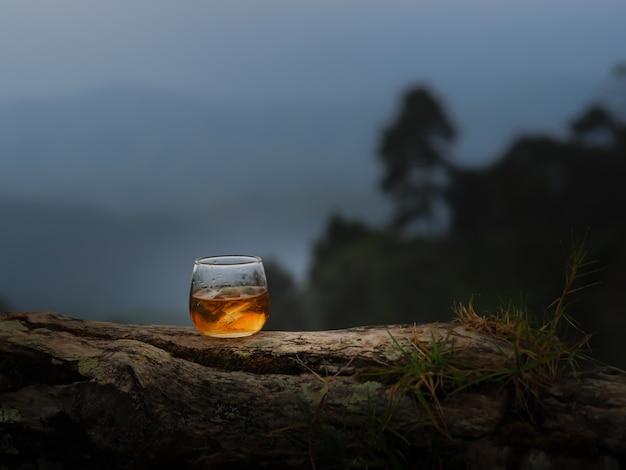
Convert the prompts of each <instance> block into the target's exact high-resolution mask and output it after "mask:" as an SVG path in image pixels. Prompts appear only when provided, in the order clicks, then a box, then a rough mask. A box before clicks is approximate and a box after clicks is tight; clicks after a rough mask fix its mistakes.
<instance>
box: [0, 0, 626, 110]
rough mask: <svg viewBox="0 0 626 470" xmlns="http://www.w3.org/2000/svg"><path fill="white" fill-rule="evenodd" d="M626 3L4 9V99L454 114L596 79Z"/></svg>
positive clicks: (566, 0)
mask: <svg viewBox="0 0 626 470" xmlns="http://www.w3.org/2000/svg"><path fill="white" fill-rule="evenodd" d="M625 21H626V2H624V1H623V0H594V1H588V0H586V1H581V0H524V1H511V0H508V1H507V0H497V1H496V0H474V1H468V0H413V1H408V0H407V1H398V0H391V1H389V0H386V1H369V0H342V1H336V0H333V1H330V0H315V1H293V0H282V1H281V0H265V1H258V0H228V1H207V0H184V1H176V2H174V1H169V0H168V1H165V0H131V1H129V0H107V1H95V0H87V1H83V0H81V1H78V0H74V1H69V0H55V1H49V0H31V1H23V0H3V1H2V3H1V4H0V64H1V65H0V67H1V68H2V73H1V75H2V78H1V80H0V98H3V97H13V96H28V95H32V94H38V95H40V94H50V93H71V92H76V91H82V90H90V89H93V88H96V87H101V86H108V85H110V84H112V83H134V84H138V85H147V86H151V87H154V88H157V89H165V90H178V91H183V92H188V93H193V94H201V95H203V96H205V97H209V98H219V99H221V100H225V101H239V100H248V101H250V100H259V101H264V100H284V101H289V102H296V101H305V102H310V101H313V102H319V100H322V101H324V100H328V101H332V100H336V99H345V100H350V99H367V98H368V97H369V98H371V97H373V96H378V97H387V99H388V97H389V96H390V95H394V94H396V93H397V90H399V89H400V88H402V87H405V86H406V85H407V84H409V83H412V82H415V81H419V80H426V81H429V82H432V83H434V84H436V85H437V88H438V89H439V90H440V91H441V92H442V94H443V95H444V96H446V97H447V99H449V100H450V101H455V100H457V99H458V100H469V99H480V98H481V97H489V96H497V94H498V93H500V94H506V93H507V92H511V91H514V90H516V89H521V88H528V87H532V86H533V84H536V83H542V82H543V83H547V82H558V81H559V80H563V79H565V78H566V79H568V80H581V81H586V80H596V79H598V80H599V79H601V78H602V77H606V76H607V75H608V73H609V69H610V67H611V66H612V65H613V64H614V63H616V62H617V61H619V60H623V59H624V58H626V27H624V25H625Z"/></svg>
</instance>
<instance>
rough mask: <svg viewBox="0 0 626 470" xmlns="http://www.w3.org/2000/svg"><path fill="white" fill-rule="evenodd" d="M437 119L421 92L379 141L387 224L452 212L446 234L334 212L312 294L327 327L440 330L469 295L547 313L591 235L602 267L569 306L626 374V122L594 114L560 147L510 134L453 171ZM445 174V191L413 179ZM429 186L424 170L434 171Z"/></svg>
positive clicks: (575, 125) (447, 136)
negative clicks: (577, 246)
mask: <svg viewBox="0 0 626 470" xmlns="http://www.w3.org/2000/svg"><path fill="white" fill-rule="evenodd" d="M449 122H450V121H449V119H448V118H447V117H446V116H445V114H444V112H443V108H442V107H441V106H440V105H439V104H438V103H437V101H436V100H435V98H433V96H432V95H430V94H429V92H428V91H426V90H425V89H424V88H421V87H419V88H417V89H415V90H413V91H412V92H409V93H408V94H407V95H406V96H405V99H404V102H403V105H402V111H401V113H400V114H399V116H398V118H397V121H396V122H394V123H393V124H392V125H391V126H389V128H388V129H387V130H386V131H385V132H384V133H383V135H382V144H381V146H380V155H381V156H382V158H383V162H384V163H385V173H384V176H383V180H382V182H383V184H382V188H383V189H384V190H385V191H388V192H389V193H390V194H391V195H392V196H393V198H394V201H395V203H396V211H395V213H394V220H393V222H394V224H395V227H402V226H407V225H408V224H410V223H411V222H414V221H415V220H417V219H420V218H423V217H424V216H426V215H428V214H429V211H430V212H432V209H433V208H434V206H433V204H432V202H433V200H434V199H436V198H439V199H440V200H443V201H446V203H447V205H448V209H449V210H450V211H451V213H452V223H451V226H450V229H449V230H448V232H447V233H445V235H443V236H441V237H439V238H432V237H425V236H424V235H423V234H422V235H420V234H417V235H411V236H409V235H407V234H406V232H404V235H403V234H402V233H398V232H396V231H395V230H387V229H384V228H373V227H367V226H366V225H365V224H363V223H361V222H359V221H348V220H344V219H342V218H341V217H340V216H337V215H334V216H333V217H332V218H331V219H330V220H329V223H328V225H327V228H326V232H325V233H324V234H323V235H322V237H321V238H320V240H319V241H318V242H317V244H316V246H315V251H314V254H315V257H314V264H313V267H312V270H311V278H310V283H311V291H312V293H313V296H314V299H315V301H316V304H315V305H316V308H317V313H318V314H319V315H321V316H322V317H323V318H324V319H325V321H326V323H327V325H328V326H329V327H345V326H355V325H363V324H381V323H383V324H384V323H403V322H425V321H433V320H442V321H447V320H449V319H450V318H451V306H452V305H453V304H454V303H455V302H466V301H468V300H469V299H470V298H473V299H474V303H475V304H476V305H477V306H478V308H482V309H484V310H491V311H493V310H495V309H497V308H498V306H500V305H502V304H506V303H507V302H511V301H513V302H516V303H517V304H520V303H521V304H523V305H524V306H525V307H526V308H528V309H529V310H531V311H533V312H537V313H538V314H539V315H541V314H542V313H543V312H544V311H545V308H546V307H547V306H548V305H549V304H550V303H551V302H552V300H553V299H554V298H555V297H557V295H558V294H559V292H560V290H561V288H562V285H563V281H564V280H563V273H564V271H565V269H566V268H567V267H566V266H565V263H566V254H567V253H566V251H567V249H568V248H569V247H570V245H571V240H572V237H576V238H581V237H585V236H586V237H587V246H588V249H589V258H590V259H594V260H597V266H598V267H599V268H604V269H601V270H599V271H598V272H596V273H595V274H594V275H593V279H589V282H590V283H598V285H596V286H594V287H593V288H590V289H588V290H586V291H584V292H581V293H580V296H579V300H578V301H577V302H576V303H575V304H574V305H572V306H571V313H572V315H573V316H574V318H575V319H576V320H577V321H578V322H579V323H580V324H581V326H582V327H583V328H584V329H586V330H587V331H592V332H597V334H596V335H595V343H594V342H592V345H593V346H595V348H596V351H595V353H596V355H597V356H598V357H599V358H601V359H605V360H611V361H612V362H613V363H616V364H617V365H620V364H622V365H623V364H624V359H623V357H624V355H623V354H622V352H623V346H622V342H621V339H620V335H619V334H618V333H617V332H618V331H622V330H623V329H624V328H626V318H624V315H623V312H624V311H625V310H626V299H625V298H624V296H623V294H622V288H623V286H624V285H626V242H625V241H624V240H626V217H625V216H624V214H626V191H625V190H624V189H623V188H624V186H623V181H624V180H625V179H626V124H625V123H624V122H622V121H620V119H619V118H618V117H617V116H615V115H613V114H611V113H610V112H609V111H608V110H607V109H606V108H604V107H602V106H600V105H598V104H593V105H592V106H590V107H589V108H588V109H586V110H584V111H583V112H582V113H581V114H580V115H579V116H576V117H575V118H574V119H573V120H572V121H571V128H570V130H571V133H570V135H569V136H567V137H566V138H556V137H551V136H547V135H539V134H538V135H526V136H520V137H518V138H517V139H516V140H515V141H514V142H513V143H512V144H511V145H510V146H509V147H508V148H507V149H506V150H505V151H504V152H503V154H502V156H501V157H500V158H499V159H498V160H497V161H496V162H495V163H494V164H492V165H491V166H488V167H485V168H482V169H473V170H468V169H463V168H459V167H455V166H454V165H453V164H451V163H450V161H451V160H450V159H449V158H444V154H445V152H444V151H443V145H444V144H449V143H451V142H452V140H453V138H454V135H455V133H454V129H453V128H452V126H451V125H450V124H449ZM435 167H437V168H441V169H443V170H444V171H445V173H446V182H445V184H439V183H437V184H435V183H434V180H433V179H429V178H428V177H424V178H422V179H419V178H417V179H416V178H415V177H414V173H415V171H417V170H419V171H422V172H424V171H425V170H427V169H430V170H432V169H433V168H435ZM431 175H432V173H431Z"/></svg>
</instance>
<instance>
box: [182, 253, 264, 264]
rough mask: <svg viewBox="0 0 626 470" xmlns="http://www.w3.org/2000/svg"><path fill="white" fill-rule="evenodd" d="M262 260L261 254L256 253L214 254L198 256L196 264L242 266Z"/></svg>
mask: <svg viewBox="0 0 626 470" xmlns="http://www.w3.org/2000/svg"><path fill="white" fill-rule="evenodd" d="M262 261H263V260H262V259H261V257H260V256H255V255H212V256H202V257H200V258H197V259H196V260H195V262H194V264H196V265H203V266H237V265H239V266H240V265H245V264H256V263H262Z"/></svg>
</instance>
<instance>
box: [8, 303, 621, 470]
mask: <svg viewBox="0 0 626 470" xmlns="http://www.w3.org/2000/svg"><path fill="white" fill-rule="evenodd" d="M416 338H417V339H418V340H421V341H424V342H426V343H427V342H429V341H431V342H436V341H438V340H440V339H441V338H448V339H451V340H452V341H453V344H454V349H455V351H456V353H457V354H458V357H459V359H460V360H463V361H466V362H468V361H469V362H476V361H479V362H482V363H485V364H489V366H490V368H492V369H493V368H494V367H495V368H497V367H498V366H499V363H500V362H502V361H503V358H502V354H501V350H500V349H499V348H501V347H502V346H501V345H498V344H497V342H494V340H493V338H490V337H489V336H488V335H485V334H479V333H477V332H474V331H471V330H468V329H466V328H464V327H463V326H461V325H458V324H440V323H436V324H427V325H413V326H410V325H408V326H407V325H404V326H401V325H394V326H377V327H362V328H351V329H346V330H334V331H316V332H282V331H262V332H260V333H258V334H256V335H253V336H250V337H246V338H238V339H215V338H207V337H203V336H201V335H200V334H199V333H198V332H196V331H195V330H194V329H193V328H188V327H175V326H152V325H129V324H120V323H106V322H97V321H85V320H79V319H75V318H70V317H67V316H64V315H60V314H56V313H46V312H31V313H13V314H9V313H5V314H0V468H2V467H3V466H4V467H5V468H19V467H20V466H23V465H24V464H30V465H31V468H45V467H46V466H48V467H53V468H133V469H141V468H306V467H317V468H326V467H330V466H331V464H332V465H336V466H338V467H341V466H342V465H345V466H347V465H348V464H350V463H351V464H354V465H356V466H358V465H362V466H364V467H365V466H369V468H376V467H381V468H385V467H389V468H391V467H393V466H394V465H397V466H400V467H402V466H405V465H406V467H405V468H408V467H411V466H417V465H423V464H424V462H426V461H427V460H428V459H432V458H435V457H436V458H438V459H440V462H444V463H445V464H446V465H447V466H448V467H452V466H453V465H456V466H457V468H481V469H482V468H490V467H492V468H496V467H498V466H499V467H500V468H515V465H522V464H523V465H526V467H525V468H560V466H561V465H566V463H568V462H569V463H572V462H575V463H576V465H579V466H578V467H577V468H619V465H620V464H621V465H624V462H625V461H626V460H625V459H626V373H624V372H623V371H621V370H618V369H614V368H610V367H607V368H603V369H598V370H594V371H587V372H585V373H581V374H578V375H576V376H569V377H563V378H562V379H560V380H558V381H557V382H555V383H553V384H551V385H550V387H548V388H547V389H546V390H545V391H544V392H543V394H542V400H541V403H540V405H541V410H539V411H538V414H537V417H538V418H537V419H536V420H535V421H534V422H532V421H529V420H524V419H521V418H520V417H519V416H517V415H515V414H514V413H512V412H511V403H512V400H513V399H514V397H511V393H512V392H511V390H509V389H507V388H506V387H504V386H503V384H501V383H494V384H493V386H481V387H474V388H471V387H470V388H468V389H467V390H464V391H462V392H459V393H457V394H454V395H452V396H448V397H445V396H444V397H441V400H440V405H441V409H440V410H436V409H435V408H436V407H435V406H433V407H432V408H431V409H430V411H429V412H426V411H425V410H424V409H423V406H421V405H420V404H419V403H416V402H415V401H414V400H411V399H410V398H409V397H407V396H400V397H398V395H397V394H394V393H392V392H393V390H394V387H393V386H392V385H390V384H388V383H385V382H386V381H385V380H383V379H381V377H379V376H377V375H371V374H368V373H367V372H368V371H371V370H373V369H374V368H378V367H381V366H382V367H386V366H389V365H390V364H391V365H392V364H396V363H398V362H399V361H402V359H403V352H402V348H405V347H406V348H410V344H411V342H412V341H415V339H416ZM433 410H434V411H433ZM435 415H436V416H435ZM439 418H441V420H439ZM385 436H387V438H388V441H386V444H385V443H383V444H381V445H380V447H379V448H378V449H374V448H375V447H376V445H378V444H380V440H381V439H383V438H385ZM398 436H400V437H398ZM394 438H395V439H396V440H394ZM396 444H397V445H398V446H399V447H401V449H400V448H389V446H390V445H396ZM359 446H360V448H359ZM355 449H356V450H355ZM400 451H402V452H400ZM359 452H361V454H362V455H360V456H359ZM368 452H369V453H368ZM363 454H367V456H366V457H367V458H366V457H365V456H364V455H363ZM400 454H402V455H400ZM367 459H369V460H367ZM394 462H395V463H394ZM533 462H534V463H533ZM581 462H582V464H581ZM546 464H549V465H551V466H552V467H545V465H546ZM54 465H57V467H54ZM533 465H535V467H533ZM541 465H544V466H543V467H542V466H541ZM580 465H587V467H581V466H580Z"/></svg>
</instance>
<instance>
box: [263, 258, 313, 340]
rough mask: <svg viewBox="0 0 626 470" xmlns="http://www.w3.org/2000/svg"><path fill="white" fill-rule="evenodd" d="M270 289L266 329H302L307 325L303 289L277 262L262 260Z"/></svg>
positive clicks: (306, 327)
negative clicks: (268, 315) (268, 316)
mask: <svg viewBox="0 0 626 470" xmlns="http://www.w3.org/2000/svg"><path fill="white" fill-rule="evenodd" d="M263 267H264V268H265V275H266V276H267V284H268V287H269V291H270V318H269V319H268V321H267V324H266V325H265V329H266V330H290V331H302V330H306V329H308V327H309V322H308V320H307V316H306V314H305V313H306V312H305V306H306V302H305V298H304V292H303V290H302V289H301V288H300V287H299V286H298V285H297V283H296V282H295V280H294V279H293V276H291V274H290V273H289V272H287V271H286V270H285V269H284V268H283V267H282V266H281V265H280V264H279V263H278V262H276V261H274V260H264V261H263Z"/></svg>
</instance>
